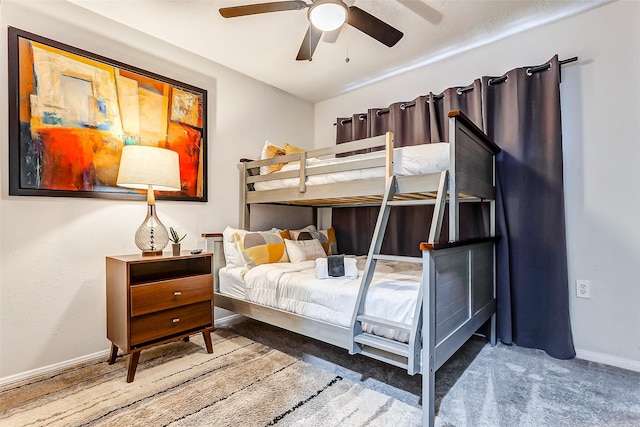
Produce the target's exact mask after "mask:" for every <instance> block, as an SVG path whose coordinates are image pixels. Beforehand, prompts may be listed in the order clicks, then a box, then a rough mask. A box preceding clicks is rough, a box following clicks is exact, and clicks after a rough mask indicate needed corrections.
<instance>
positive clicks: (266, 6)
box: [220, 0, 309, 18]
mask: <svg viewBox="0 0 640 427" xmlns="http://www.w3.org/2000/svg"><path fill="white" fill-rule="evenodd" d="M307 7H309V5H308V4H307V3H305V2H303V1H302V0H288V1H274V2H270V3H258V4H247V5H244V6H233V7H221V8H220V15H222V16H223V17H225V18H235V17H237V16H246V15H257V14H259V13H269V12H282V11H285V10H301V9H306V8H307Z"/></svg>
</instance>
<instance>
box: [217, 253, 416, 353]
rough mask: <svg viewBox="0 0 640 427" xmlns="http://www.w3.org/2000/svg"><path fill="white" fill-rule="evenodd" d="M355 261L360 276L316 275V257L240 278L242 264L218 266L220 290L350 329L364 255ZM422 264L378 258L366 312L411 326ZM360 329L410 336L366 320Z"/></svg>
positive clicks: (263, 267) (403, 339)
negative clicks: (324, 277) (373, 324)
mask: <svg viewBox="0 0 640 427" xmlns="http://www.w3.org/2000/svg"><path fill="white" fill-rule="evenodd" d="M357 259H358V278H357V279H345V278H331V279H317V278H316V270H315V261H304V262H300V263H275V264H263V265H258V266H256V267H254V268H252V269H250V270H249V271H247V272H246V273H245V274H244V276H243V271H244V268H242V267H223V268H221V269H220V273H219V274H220V292H221V293H223V294H226V295H229V296H231V297H234V298H238V299H244V300H247V301H250V302H253V303H257V304H261V305H264V306H268V307H273V308H278V309H281V310H285V311H288V312H291V313H296V314H299V315H303V316H306V317H309V318H312V319H316V320H321V321H324V322H327V323H331V324H334V325H338V326H344V327H349V326H350V325H351V318H352V316H353V310H354V307H355V304H356V299H357V296H358V290H359V287H360V281H361V279H362V271H363V269H364V264H365V261H366V257H357ZM421 279H422V266H421V265H420V264H417V263H416V264H412V263H397V262H393V261H391V262H390V261H384V262H383V261H378V265H377V268H376V273H375V275H374V277H373V281H372V284H371V286H370V288H369V292H368V294H367V298H366V300H365V309H364V313H365V314H366V315H370V316H375V317H379V318H383V319H387V320H391V321H395V322H400V323H405V324H411V323H412V322H413V317H414V313H415V307H416V302H417V300H418V291H419V288H420V281H421ZM363 326H364V330H365V331H366V332H369V333H373V334H375V335H378V336H382V337H385V338H389V339H393V340H397V341H401V342H407V341H408V339H409V336H408V334H406V333H400V332H397V331H395V330H392V329H389V328H384V327H380V326H372V325H367V324H364V325H363Z"/></svg>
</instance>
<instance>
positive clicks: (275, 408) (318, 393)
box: [0, 330, 421, 427]
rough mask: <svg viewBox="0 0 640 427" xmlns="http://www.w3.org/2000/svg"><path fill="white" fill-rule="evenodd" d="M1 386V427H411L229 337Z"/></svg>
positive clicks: (297, 364) (411, 418) (356, 394)
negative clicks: (208, 346)
mask: <svg viewBox="0 0 640 427" xmlns="http://www.w3.org/2000/svg"><path fill="white" fill-rule="evenodd" d="M212 339H213V344H214V353H213V354H207V352H206V350H204V344H203V342H202V336H201V335H198V336H194V337H192V339H191V341H190V342H175V343H171V344H166V345H163V346H159V347H156V348H152V349H149V350H145V351H143V352H142V353H141V357H140V363H139V365H138V370H137V373H136V378H135V381H134V382H133V383H130V384H127V382H126V370H127V361H128V357H119V358H118V360H117V361H116V363H115V364H113V365H111V366H109V365H108V364H107V363H106V360H105V361H93V362H86V363H83V364H81V365H77V366H75V367H73V368H69V369H65V370H63V371H60V372H56V373H50V374H45V375H42V376H39V377H35V378H30V379H29V380H26V381H24V382H20V383H12V384H9V385H7V386H4V387H2V388H0V414H1V415H0V425H2V426H12V427H17V426H36V425H37V426H94V425H114V426H115V425H117V426H220V427H222V426H239V425H242V426H271V425H278V426H305V427H307V426H337V425H340V426H391V425H394V426H417V425H420V422H421V419H420V417H421V411H420V409H419V408H416V407H414V406H411V405H408V404H406V403H403V402H400V401H399V400H396V399H394V398H392V397H389V396H385V395H384V394H381V393H378V392H377V391H374V390H370V389H367V388H364V387H362V386H361V385H359V384H356V383H354V382H352V381H350V380H347V379H344V378H342V377H341V376H339V375H336V374H334V373H330V372H328V371H326V370H324V369H321V368H319V367H317V366H313V365H310V364H308V363H306V362H303V361H301V360H299V359H297V358H295V357H292V356H290V355H288V354H285V353H283V352H280V351H278V350H274V349H273V348H270V347H268V346H266V345H263V344H260V343H257V342H255V341H252V340H250V339H248V338H245V337H243V336H240V335H236V334H234V333H233V332H231V331H229V330H217V331H216V332H215V333H213V334H212Z"/></svg>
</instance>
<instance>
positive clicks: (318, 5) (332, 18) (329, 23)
mask: <svg viewBox="0 0 640 427" xmlns="http://www.w3.org/2000/svg"><path fill="white" fill-rule="evenodd" d="M348 11H349V9H347V5H345V4H344V3H343V2H342V1H340V0H325V1H322V0H316V2H315V3H314V4H313V6H311V8H310V9H309V22H311V25H313V26H314V27H316V28H317V29H319V30H321V31H333V30H337V29H338V28H340V26H341V25H342V24H344V23H345V22H347V14H348Z"/></svg>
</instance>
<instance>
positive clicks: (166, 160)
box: [117, 145, 180, 256]
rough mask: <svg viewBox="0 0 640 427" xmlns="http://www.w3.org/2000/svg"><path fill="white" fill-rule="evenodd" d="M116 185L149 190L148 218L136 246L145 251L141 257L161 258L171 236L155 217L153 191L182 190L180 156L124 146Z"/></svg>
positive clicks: (158, 150)
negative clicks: (159, 256)
mask: <svg viewBox="0 0 640 427" xmlns="http://www.w3.org/2000/svg"><path fill="white" fill-rule="evenodd" d="M117 184H118V185H119V186H120V187H127V188H137V189H141V190H144V189H146V190H147V207H148V209H147V217H146V218H145V220H144V222H143V223H142V225H141V226H140V227H139V228H138V231H136V236H135V240H136V246H137V247H138V248H140V249H141V250H142V256H158V255H162V250H163V249H164V248H165V246H167V244H168V243H169V233H168V232H167V229H166V228H165V226H164V225H162V223H161V222H160V220H159V219H158V217H157V215H156V199H155V196H154V190H162V191H178V190H180V162H179V156H178V153H177V152H175V151H172V150H168V149H166V148H160V147H152V146H147V145H125V146H124V147H123V148H122V157H121V158H120V168H119V170H118V179H117Z"/></svg>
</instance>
